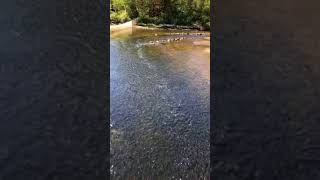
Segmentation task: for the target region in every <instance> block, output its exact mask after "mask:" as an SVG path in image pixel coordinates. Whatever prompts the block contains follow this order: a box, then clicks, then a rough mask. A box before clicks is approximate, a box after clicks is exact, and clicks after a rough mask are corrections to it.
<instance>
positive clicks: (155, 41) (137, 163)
mask: <svg viewBox="0 0 320 180" xmlns="http://www.w3.org/2000/svg"><path fill="white" fill-rule="evenodd" d="M130 29H131V28H130ZM197 33H198V34H197ZM209 42H210V35H209V34H205V33H202V34H201V35H199V32H196V31H194V32H190V31H177V30H170V31H169V30H148V29H140V28H133V29H131V30H126V31H121V32H113V33H112V34H111V40H110V71H111V75H110V83H111V84H110V86H111V87H110V95H111V99H110V108H111V109H110V111H111V120H110V121H111V125H110V130H111V131H110V132H111V177H112V179H146V178H149V179H209V167H210V166H209V164H210V161H209V159H210V150H209V148H210V144H209V138H210V137H209V135H210V131H209V130H210V127H209V125H210V122H209V118H210V115H209V111H210V110H209V108H210V105H209V103H210V100H209V99H210V83H209V82H210V47H209Z"/></svg>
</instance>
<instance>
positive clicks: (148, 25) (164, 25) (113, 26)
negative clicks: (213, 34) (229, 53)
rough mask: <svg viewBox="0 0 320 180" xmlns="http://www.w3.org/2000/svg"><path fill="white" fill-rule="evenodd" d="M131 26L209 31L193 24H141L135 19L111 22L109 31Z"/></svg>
mask: <svg viewBox="0 0 320 180" xmlns="http://www.w3.org/2000/svg"><path fill="white" fill-rule="evenodd" d="M132 27H138V28H146V29H168V30H169V29H170V30H197V31H203V32H210V31H209V30H202V29H201V28H200V27H195V26H179V25H171V24H159V25H156V24H143V23H137V22H136V21H135V20H131V21H128V22H125V23H121V24H111V25H110V32H113V31H115V30H122V29H127V28H132Z"/></svg>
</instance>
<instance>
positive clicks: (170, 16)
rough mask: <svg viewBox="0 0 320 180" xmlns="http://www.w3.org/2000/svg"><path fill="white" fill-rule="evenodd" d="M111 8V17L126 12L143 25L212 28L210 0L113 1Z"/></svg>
mask: <svg viewBox="0 0 320 180" xmlns="http://www.w3.org/2000/svg"><path fill="white" fill-rule="evenodd" d="M110 7H111V15H112V14H114V13H119V12H126V14H127V15H128V16H129V17H130V18H131V19H133V18H136V17H138V18H139V20H140V22H143V23H155V24H174V25H198V26H202V27H205V28H210V0H111V6H110ZM122 14H123V13H122ZM112 20H113V19H112V18H111V21H112Z"/></svg>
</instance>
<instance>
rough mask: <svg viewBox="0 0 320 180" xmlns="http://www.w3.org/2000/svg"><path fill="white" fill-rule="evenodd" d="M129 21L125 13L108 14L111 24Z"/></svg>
mask: <svg viewBox="0 0 320 180" xmlns="http://www.w3.org/2000/svg"><path fill="white" fill-rule="evenodd" d="M129 20H130V17H129V15H128V13H127V11H125V10H123V11H118V12H111V14H110V21H111V23H116V24H117V23H124V22H127V21H129Z"/></svg>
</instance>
